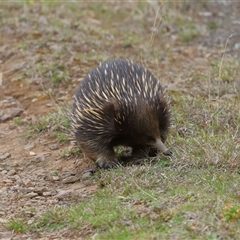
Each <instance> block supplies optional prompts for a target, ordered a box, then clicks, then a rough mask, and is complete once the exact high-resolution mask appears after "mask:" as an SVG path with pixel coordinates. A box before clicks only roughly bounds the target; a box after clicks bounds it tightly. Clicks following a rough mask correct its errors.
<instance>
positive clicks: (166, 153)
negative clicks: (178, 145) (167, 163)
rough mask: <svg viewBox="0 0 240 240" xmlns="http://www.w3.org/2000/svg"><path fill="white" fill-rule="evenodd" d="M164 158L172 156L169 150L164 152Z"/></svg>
mask: <svg viewBox="0 0 240 240" xmlns="http://www.w3.org/2000/svg"><path fill="white" fill-rule="evenodd" d="M163 154H164V155H165V156H169V157H170V156H172V155H173V152H172V151H170V150H167V151H166V152H164V153H163Z"/></svg>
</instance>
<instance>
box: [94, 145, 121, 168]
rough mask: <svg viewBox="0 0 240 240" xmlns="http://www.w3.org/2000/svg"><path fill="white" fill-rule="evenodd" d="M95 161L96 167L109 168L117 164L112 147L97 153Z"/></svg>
mask: <svg viewBox="0 0 240 240" xmlns="http://www.w3.org/2000/svg"><path fill="white" fill-rule="evenodd" d="M96 163H97V165H98V167H100V168H105V169H110V168H114V167H116V166H117V165H118V163H119V162H118V160H117V158H116V156H115V153H114V151H113V149H107V150H105V151H102V152H101V153H99V154H98V155H97V159H96Z"/></svg>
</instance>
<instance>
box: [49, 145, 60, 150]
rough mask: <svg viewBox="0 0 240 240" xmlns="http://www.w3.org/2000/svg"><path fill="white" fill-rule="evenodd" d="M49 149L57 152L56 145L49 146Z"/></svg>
mask: <svg viewBox="0 0 240 240" xmlns="http://www.w3.org/2000/svg"><path fill="white" fill-rule="evenodd" d="M50 149H51V150H57V149H58V144H57V143H55V144H52V145H50Z"/></svg>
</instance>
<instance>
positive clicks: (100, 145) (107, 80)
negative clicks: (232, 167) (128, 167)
mask: <svg viewBox="0 0 240 240" xmlns="http://www.w3.org/2000/svg"><path fill="white" fill-rule="evenodd" d="M71 120H72V128H73V132H74V135H75V139H76V141H77V143H78V145H79V146H80V147H81V149H82V150H83V152H84V153H85V154H86V155H87V157H88V158H90V159H93V160H95V161H96V163H97V165H98V166H99V167H100V168H112V167H113V166H115V165H116V164H117V163H118V160H117V158H116V155H115V152H114V147H115V146H119V145H122V146H128V147H131V148H132V150H133V152H138V151H147V149H153V150H154V152H157V151H158V150H160V151H161V152H163V153H164V154H165V155H170V154H171V152H170V151H168V150H167V148H166V147H165V145H164V142H165V140H166V137H167V133H168V130H169V127H170V108H169V105H168V102H167V100H166V99H165V97H164V93H163V88H162V86H161V85H160V83H159V81H158V80H157V79H156V78H155V77H154V76H153V75H152V74H151V73H150V71H148V70H147V69H145V68H144V67H142V66H140V65H138V64H134V63H132V62H131V61H128V60H122V59H117V60H112V61H109V62H105V63H103V64H101V65H100V66H99V67H97V68H95V69H93V70H92V71H91V72H90V73H89V74H88V75H87V76H86V77H85V79H84V80H83V81H82V82H81V83H80V87H79V89H78V91H77V93H76V95H75V96H74V102H73V110H72V114H71ZM148 152H149V151H148Z"/></svg>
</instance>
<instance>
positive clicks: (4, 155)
mask: <svg viewBox="0 0 240 240" xmlns="http://www.w3.org/2000/svg"><path fill="white" fill-rule="evenodd" d="M9 157H11V154H10V153H8V152H7V153H4V154H3V155H1V156H0V160H4V159H6V158H9Z"/></svg>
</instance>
